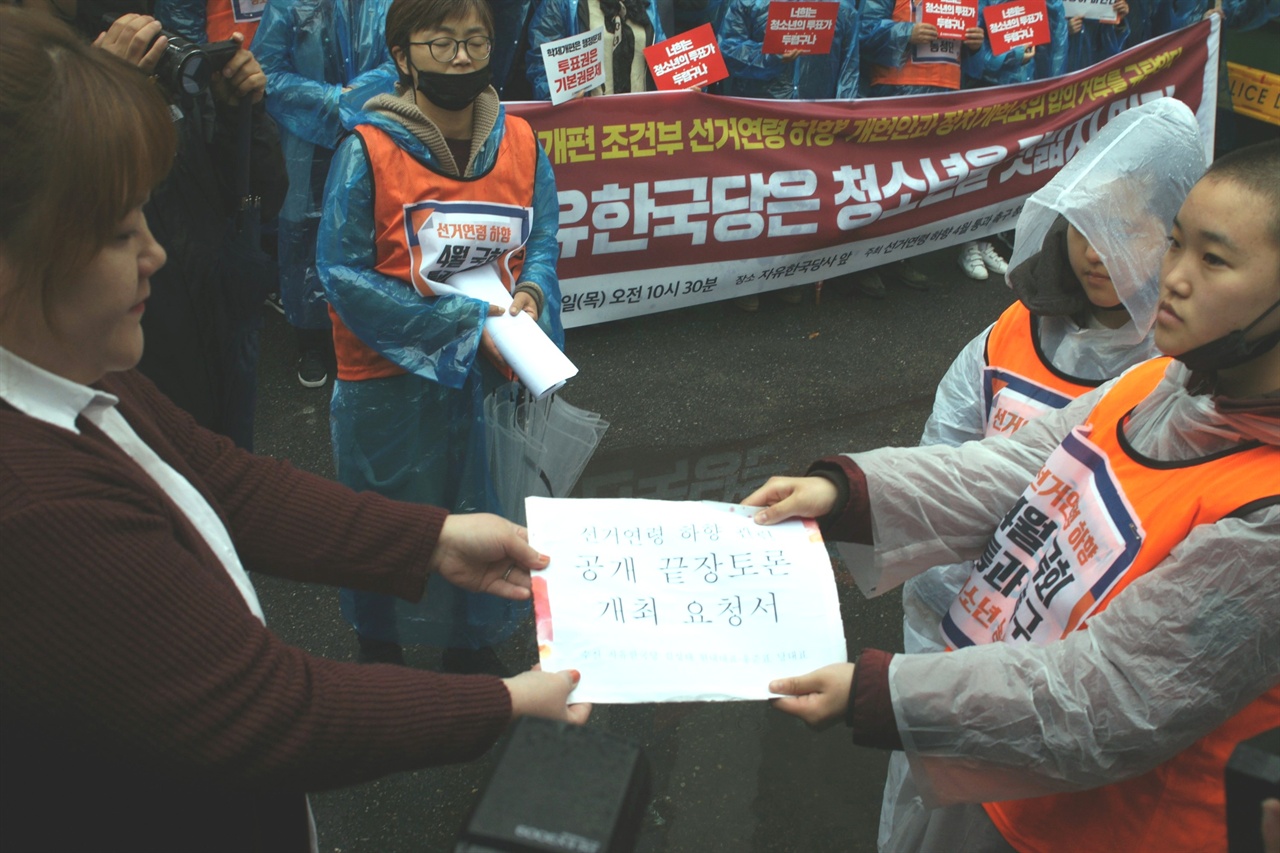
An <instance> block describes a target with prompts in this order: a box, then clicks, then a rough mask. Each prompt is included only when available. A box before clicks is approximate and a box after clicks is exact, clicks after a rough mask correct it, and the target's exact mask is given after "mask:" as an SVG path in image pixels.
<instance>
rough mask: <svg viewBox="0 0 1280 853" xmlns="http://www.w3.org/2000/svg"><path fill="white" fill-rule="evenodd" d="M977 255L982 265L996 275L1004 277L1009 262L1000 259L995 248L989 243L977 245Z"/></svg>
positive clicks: (984, 242)
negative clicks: (979, 256)
mask: <svg viewBox="0 0 1280 853" xmlns="http://www.w3.org/2000/svg"><path fill="white" fill-rule="evenodd" d="M978 253H979V254H980V255H981V257H982V263H983V264H985V265H986V267H987V269H989V270H991V271H992V272H993V273H995V274H996V275H1004V274H1005V273H1007V272H1008V271H1009V262H1008V261H1006V260H1005V259H1004V258H1002V257H1000V253H999V252H997V251H996V247H995V246H993V245H991V244H990V243H988V242H986V241H983V242H981V243H979V244H978Z"/></svg>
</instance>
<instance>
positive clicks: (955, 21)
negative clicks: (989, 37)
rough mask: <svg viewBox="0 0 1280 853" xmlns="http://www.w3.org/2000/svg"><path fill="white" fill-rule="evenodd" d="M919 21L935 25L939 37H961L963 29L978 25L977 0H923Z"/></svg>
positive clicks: (962, 36)
mask: <svg viewBox="0 0 1280 853" xmlns="http://www.w3.org/2000/svg"><path fill="white" fill-rule="evenodd" d="M920 22H921V23H924V24H933V25H934V26H935V27H937V28H938V38H940V39H957V40H959V39H963V38H964V33H965V30H967V29H969V28H970V27H976V26H978V3H977V0H961V2H952V0H924V9H923V10H922V12H921V15H920Z"/></svg>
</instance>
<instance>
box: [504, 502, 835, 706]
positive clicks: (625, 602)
mask: <svg viewBox="0 0 1280 853" xmlns="http://www.w3.org/2000/svg"><path fill="white" fill-rule="evenodd" d="M525 509H526V512H527V515H528V527H529V541H530V543H531V544H532V545H533V546H534V547H535V548H537V549H538V550H539V551H541V552H542V553H544V554H547V555H548V556H550V557H551V565H550V566H549V567H548V568H547V569H546V570H545V571H542V572H535V573H534V576H533V592H534V612H535V615H536V620H537V631H538V651H539V655H540V657H541V661H542V668H543V669H544V670H548V671H558V670H563V669H576V670H578V671H579V672H580V673H582V680H581V681H580V682H579V684H578V688H577V689H576V690H575V691H574V693H573V695H572V697H571V700H572V701H578V702H694V701H717V700H728V699H766V698H768V697H769V696H770V695H771V694H770V693H769V690H768V687H769V682H770V681H771V680H773V679H775V678H780V677H784V676H790V675H803V674H804V673H807V672H810V671H812V670H815V669H817V668H818V667H821V666H826V665H827V664H830V663H840V662H843V661H846V660H848V656H847V653H846V650H845V639H844V626H843V624H842V623H841V620H840V607H839V603H838V601H837V598H836V586H835V579H834V577H833V573H832V570H831V559H830V557H829V556H828V554H827V550H826V547H825V546H824V545H823V542H822V536H821V535H820V534H819V532H818V527H817V525H816V524H815V523H814V522H812V521H794V520H793V521H788V522H784V523H782V524H778V525H774V526H770V527H763V526H760V525H758V524H756V523H755V522H754V521H753V520H752V515H753V514H754V513H755V512H756V511H757V510H756V509H755V508H751V507H744V506H740V505H738V504H727V503H716V502H712V501H654V500H638V499H625V498H620V499H603V498H600V499H596V498H593V499H585V500H575V499H553V498H528V499H526V501H525Z"/></svg>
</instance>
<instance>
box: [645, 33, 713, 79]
mask: <svg viewBox="0 0 1280 853" xmlns="http://www.w3.org/2000/svg"><path fill="white" fill-rule="evenodd" d="M644 60H645V62H647V63H649V73H650V74H652V75H653V82H654V84H655V85H656V86H657V87H658V90H659V91H662V92H676V91H679V90H681V89H700V88H702V87H703V86H710V85H711V84H712V83H716V82H718V81H720V80H723V79H724V78H726V77H728V76H729V69H728V68H726V67H725V65H724V57H723V56H721V55H720V46H719V45H718V44H717V43H716V34H715V31H714V30H712V29H711V25H710V24H703V25H702V26H700V27H694V28H693V29H691V30H689V31H688V32H685V33H681V34H680V35H678V36H676V37H675V38H669V39H667V40H666V41H660V42H658V43H657V44H654V45H650V46H649V47H646V48H645V49H644Z"/></svg>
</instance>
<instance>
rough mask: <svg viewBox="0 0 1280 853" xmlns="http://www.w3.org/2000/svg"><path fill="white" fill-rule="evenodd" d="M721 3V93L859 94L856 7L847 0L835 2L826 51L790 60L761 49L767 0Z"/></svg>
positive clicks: (785, 97) (784, 97)
mask: <svg viewBox="0 0 1280 853" xmlns="http://www.w3.org/2000/svg"><path fill="white" fill-rule="evenodd" d="M824 2H834V0H824ZM726 6H727V8H726V9H725V13H724V20H723V21H722V22H721V24H720V35H719V40H720V52H721V54H723V56H724V61H725V65H726V66H727V67H728V69H729V79H728V80H727V81H726V83H725V88H724V94H726V95H736V96H738V97H741V98H771V99H773V100H775V101H793V100H802V101H807V100H817V99H821V98H856V97H857V96H858V69H859V60H858V10H857V7H856V6H854V5H853V4H852V3H849V2H844V0H841V2H840V12H839V14H838V15H837V17H836V32H835V38H834V40H833V41H832V43H831V52H830V53H828V54H824V55H820V56H801V57H798V58H797V59H795V60H794V61H792V62H783V61H782V59H781V58H780V57H778V56H777V55H774V54H768V55H766V54H764V53H762V52H761V49H762V47H763V45H764V34H765V26H766V24H767V23H768V19H769V0H730V2H729V3H727V4H726Z"/></svg>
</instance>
